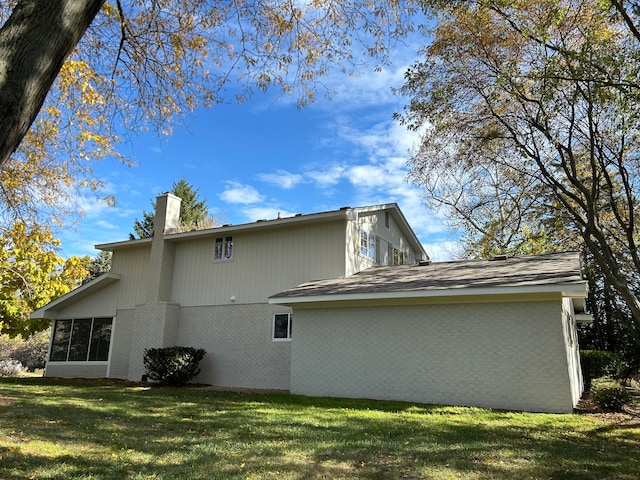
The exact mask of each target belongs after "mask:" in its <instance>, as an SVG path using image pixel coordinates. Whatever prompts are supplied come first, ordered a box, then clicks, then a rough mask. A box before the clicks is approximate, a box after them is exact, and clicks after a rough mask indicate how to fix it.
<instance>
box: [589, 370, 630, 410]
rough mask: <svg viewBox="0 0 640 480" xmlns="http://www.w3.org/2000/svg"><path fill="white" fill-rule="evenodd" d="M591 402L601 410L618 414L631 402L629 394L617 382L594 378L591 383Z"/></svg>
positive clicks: (609, 379)
mask: <svg viewBox="0 0 640 480" xmlns="http://www.w3.org/2000/svg"><path fill="white" fill-rule="evenodd" d="M591 401H592V402H593V404H594V405H596V406H597V407H600V408H601V409H603V410H608V411H612V412H619V411H621V410H622V407H624V406H625V405H626V404H627V403H629V402H630V401H631V394H630V393H629V391H628V390H627V389H626V388H625V387H624V386H623V385H621V384H620V382H618V381H617V380H613V379H611V378H596V379H595V380H593V382H592V383H591Z"/></svg>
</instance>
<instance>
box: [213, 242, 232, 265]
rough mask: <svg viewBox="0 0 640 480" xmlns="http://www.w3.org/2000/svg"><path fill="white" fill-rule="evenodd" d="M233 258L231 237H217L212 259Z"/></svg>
mask: <svg viewBox="0 0 640 480" xmlns="http://www.w3.org/2000/svg"><path fill="white" fill-rule="evenodd" d="M232 258H233V237H218V238H216V245H215V249H214V251H213V259H214V260H231V259H232Z"/></svg>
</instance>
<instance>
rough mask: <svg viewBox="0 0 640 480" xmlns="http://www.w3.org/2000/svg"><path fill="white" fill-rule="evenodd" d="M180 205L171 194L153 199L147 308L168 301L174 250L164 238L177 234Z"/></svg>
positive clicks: (179, 200) (179, 199)
mask: <svg viewBox="0 0 640 480" xmlns="http://www.w3.org/2000/svg"><path fill="white" fill-rule="evenodd" d="M181 203H182V199H181V198H180V197H176V196H175V195H174V194H172V193H163V194H162V195H160V196H158V197H157V198H156V214H155V220H154V224H153V241H152V242H151V254H150V257H149V270H148V275H149V278H148V279H147V304H149V305H155V304H157V303H158V302H167V301H169V299H170V297H171V279H172V276H173V260H174V253H175V246H174V245H173V243H171V242H166V241H165V239H164V236H165V235H166V234H169V233H176V232H177V231H178V225H179V224H180V204H181Z"/></svg>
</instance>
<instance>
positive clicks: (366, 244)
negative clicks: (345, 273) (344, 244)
mask: <svg viewBox="0 0 640 480" xmlns="http://www.w3.org/2000/svg"><path fill="white" fill-rule="evenodd" d="M360 254H362V255H364V256H365V257H369V258H372V259H373V260H375V259H376V236H375V235H374V234H372V233H369V234H367V232H365V231H364V230H360Z"/></svg>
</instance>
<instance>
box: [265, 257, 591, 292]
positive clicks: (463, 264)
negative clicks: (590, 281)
mask: <svg viewBox="0 0 640 480" xmlns="http://www.w3.org/2000/svg"><path fill="white" fill-rule="evenodd" d="M584 285H585V281H584V280H583V279H582V276H581V272H580V256H579V254H578V253H574V252H571V253H557V254H549V255H530V256H521V257H509V258H507V259H504V260H464V261H454V262H436V263H431V264H429V265H403V266H394V267H374V268H370V269H367V270H364V271H362V272H359V273H357V274H355V275H352V276H350V277H346V278H336V279H329V280H318V281H312V282H308V283H304V284H302V285H299V286H297V287H295V288H292V289H289V290H286V291H284V292H280V293H278V294H276V295H273V296H272V297H270V298H272V299H274V300H276V299H284V298H291V299H294V298H300V297H320V296H333V295H339V296H344V295H359V294H367V295H369V294H376V293H378V294H384V293H394V292H424V291H434V293H437V291H439V290H442V291H445V290H455V289H487V288H510V287H545V286H575V287H577V288H578V287H584ZM443 294H444V292H443Z"/></svg>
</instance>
